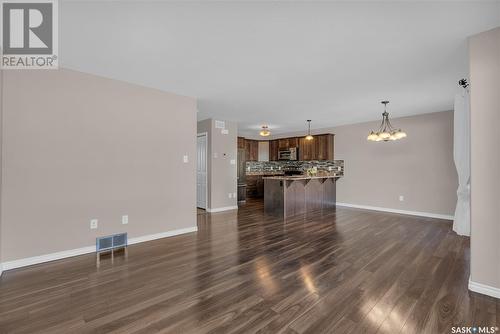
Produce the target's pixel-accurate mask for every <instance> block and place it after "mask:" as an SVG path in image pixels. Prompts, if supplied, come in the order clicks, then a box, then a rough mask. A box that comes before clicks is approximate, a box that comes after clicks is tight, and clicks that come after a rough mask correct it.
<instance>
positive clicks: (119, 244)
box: [96, 233, 127, 252]
mask: <svg viewBox="0 0 500 334" xmlns="http://www.w3.org/2000/svg"><path fill="white" fill-rule="evenodd" d="M123 247H127V233H119V234H114V235H109V236H106V237H100V238H97V239H96V252H103V251H108V250H111V249H113V248H123Z"/></svg>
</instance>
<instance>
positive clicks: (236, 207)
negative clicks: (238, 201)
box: [207, 205, 238, 213]
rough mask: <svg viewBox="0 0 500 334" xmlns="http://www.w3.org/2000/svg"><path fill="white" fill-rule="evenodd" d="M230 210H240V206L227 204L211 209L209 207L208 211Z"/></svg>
mask: <svg viewBox="0 0 500 334" xmlns="http://www.w3.org/2000/svg"><path fill="white" fill-rule="evenodd" d="M229 210H238V206H237V205H235V206H225V207H222V208H215V209H209V208H207V212H212V213H213V212H222V211H229Z"/></svg>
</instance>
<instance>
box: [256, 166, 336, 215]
mask: <svg viewBox="0 0 500 334" xmlns="http://www.w3.org/2000/svg"><path fill="white" fill-rule="evenodd" d="M339 178H340V176H339V175H335V174H330V175H318V176H307V175H293V176H269V177H264V211H265V213H267V214H271V215H278V216H283V217H284V218H287V217H291V216H294V215H298V214H303V213H306V212H311V211H316V210H321V209H329V208H334V207H335V201H336V185H335V183H336V181H337V179H339Z"/></svg>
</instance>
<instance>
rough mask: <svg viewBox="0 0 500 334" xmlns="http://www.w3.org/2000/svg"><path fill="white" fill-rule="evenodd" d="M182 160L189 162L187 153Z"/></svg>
mask: <svg viewBox="0 0 500 334" xmlns="http://www.w3.org/2000/svg"><path fill="white" fill-rule="evenodd" d="M182 161H184V163H185V164H187V163H188V162H189V157H188V156H187V155H185V156H183V157H182Z"/></svg>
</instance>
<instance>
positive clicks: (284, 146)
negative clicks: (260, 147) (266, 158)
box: [278, 137, 299, 150]
mask: <svg viewBox="0 0 500 334" xmlns="http://www.w3.org/2000/svg"><path fill="white" fill-rule="evenodd" d="M298 146H299V139H298V138H297V137H292V138H282V139H278V149H279V150H288V149H290V148H292V147H298Z"/></svg>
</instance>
